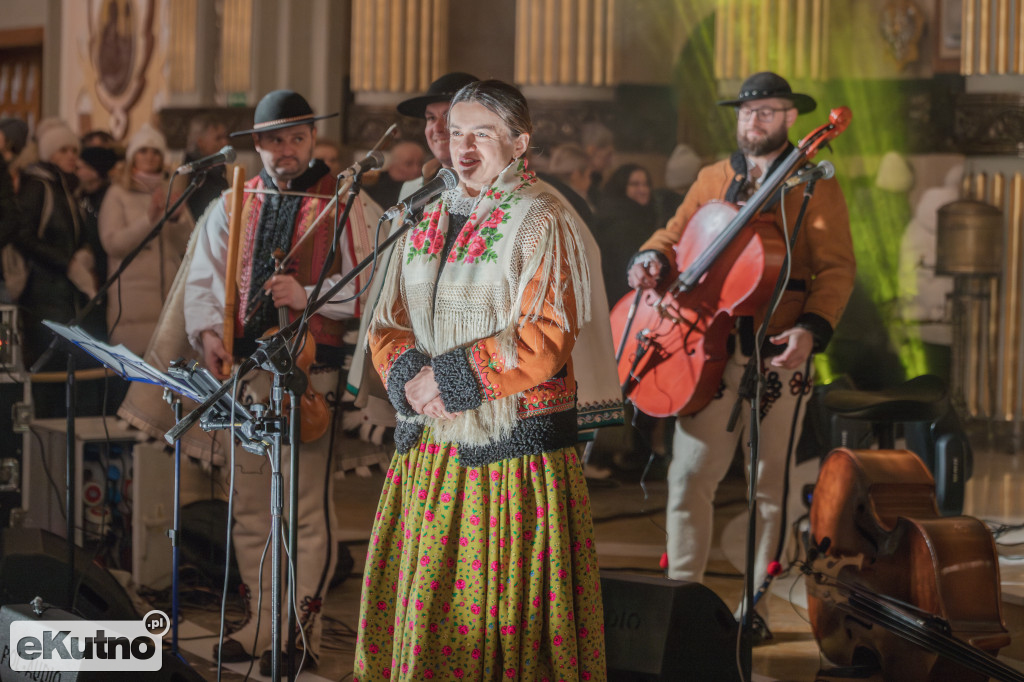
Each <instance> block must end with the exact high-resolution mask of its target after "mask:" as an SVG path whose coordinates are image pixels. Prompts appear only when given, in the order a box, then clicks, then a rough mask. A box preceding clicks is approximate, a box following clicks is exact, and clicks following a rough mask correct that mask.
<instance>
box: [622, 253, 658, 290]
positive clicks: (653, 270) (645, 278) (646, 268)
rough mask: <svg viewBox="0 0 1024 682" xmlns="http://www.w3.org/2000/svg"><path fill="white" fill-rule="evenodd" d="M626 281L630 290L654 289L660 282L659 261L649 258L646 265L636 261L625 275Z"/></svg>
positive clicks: (641, 261)
mask: <svg viewBox="0 0 1024 682" xmlns="http://www.w3.org/2000/svg"><path fill="white" fill-rule="evenodd" d="M626 281H627V282H628V283H629V288H630V289H636V288H637V287H640V288H641V289H654V288H656V287H657V286H658V283H659V282H661V261H659V260H658V259H657V258H651V259H649V260H648V261H647V262H646V263H644V261H643V260H638V261H637V262H635V263H633V265H632V266H631V267H630V268H629V271H628V272H627V273H626Z"/></svg>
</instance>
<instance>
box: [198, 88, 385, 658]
mask: <svg viewBox="0 0 1024 682" xmlns="http://www.w3.org/2000/svg"><path fill="white" fill-rule="evenodd" d="M333 115H336V114H333ZM321 118H328V116H316V115H314V113H313V110H312V109H311V108H310V106H309V104H308V103H307V102H306V100H305V99H304V98H303V97H302V96H301V95H299V94H298V93H295V92H292V91H288V90H277V91H274V92H271V93H270V94H268V95H266V96H265V97H264V98H263V99H262V100H261V101H260V103H259V104H258V105H257V107H256V112H255V125H254V126H253V128H252V129H251V130H245V131H240V132H236V133H232V136H233V137H234V136H238V135H252V138H253V142H254V143H255V146H256V151H257V152H258V153H259V155H260V159H261V160H262V162H263V169H262V170H261V171H260V173H259V174H258V175H257V176H255V177H253V178H251V179H250V180H249V181H248V182H246V183H245V197H244V200H243V206H242V211H241V220H240V222H239V225H240V229H241V233H240V234H241V238H240V239H239V249H238V254H239V255H238V276H237V277H236V278H235V280H236V282H238V283H239V284H238V295H237V300H238V306H237V313H236V315H235V319H234V324H233V327H234V328H233V337H234V339H233V341H234V349H233V352H229V351H228V350H227V348H226V345H225V341H224V329H225V323H224V300H225V271H226V260H227V249H228V246H227V245H228V237H229V230H230V228H229V223H228V206H229V205H230V203H231V192H230V191H229V192H225V193H224V195H223V196H222V197H221V198H220V199H218V200H217V201H216V202H215V204H214V206H213V207H212V208H211V209H210V210H209V211H208V212H207V219H206V220H205V221H204V222H203V223H202V224H201V225H200V234H199V235H198V238H197V243H196V246H195V251H194V255H193V257H192V262H191V266H190V268H189V272H188V277H187V282H186V285H185V328H186V332H187V334H188V337H189V341H190V342H191V343H192V345H193V346H194V347H195V348H196V349H197V350H198V351H199V352H200V353H202V355H203V360H204V363H205V365H206V367H207V368H208V369H210V371H211V372H213V373H214V374H215V375H216V376H218V377H219V378H226V376H227V373H228V370H227V369H226V368H230V367H231V366H232V364H234V363H236V362H237V361H238V360H239V359H241V358H246V357H248V356H250V355H251V354H252V353H253V351H254V350H255V348H256V340H257V339H258V338H259V337H261V336H263V335H264V334H265V333H266V332H267V331H268V329H270V328H271V327H273V326H277V325H278V324H279V315H280V313H279V310H281V311H284V313H285V314H284V317H285V318H287V321H290V320H293V319H294V318H295V317H296V316H298V315H300V314H301V313H302V310H303V309H304V308H305V306H306V302H307V298H308V297H309V295H310V293H311V292H312V290H313V287H314V284H315V282H316V280H317V277H318V275H319V273H320V271H321V269H322V268H323V267H324V265H325V263H326V264H327V267H328V272H329V273H330V276H329V277H328V279H327V283H326V284H325V287H324V291H326V289H327V287H329V286H330V285H331V284H332V283H333V282H334V281H337V279H339V278H340V276H341V274H342V273H345V272H348V271H349V270H351V269H352V267H353V265H354V264H355V263H357V262H358V261H360V260H362V259H363V258H364V257H366V256H367V255H368V254H369V253H370V252H371V251H372V246H373V228H374V227H375V226H376V222H377V219H378V217H379V213H376V214H375V213H374V211H379V209H375V208H372V206H373V205H372V202H370V203H364V202H362V201H361V202H360V203H359V204H358V205H355V206H353V208H352V211H351V213H350V215H349V224H348V225H345V226H343V232H342V234H343V235H344V237H343V241H342V243H340V244H338V245H337V246H338V249H337V253H336V254H335V255H334V258H333V260H331V261H330V262H327V256H328V251H329V249H330V246H331V244H330V240H331V235H332V233H333V226H334V220H335V218H334V213H335V211H338V212H340V211H341V210H342V209H343V203H342V202H339V204H338V206H337V207H336V209H335V210H332V211H328V212H327V213H326V215H325V217H323V218H322V219H320V220H319V221H317V218H318V217H319V216H320V215H321V213H323V211H324V210H325V208H327V206H328V204H329V203H330V201H331V199H332V197H333V196H334V190H335V178H334V176H332V175H331V174H330V173H329V172H328V169H327V166H326V164H324V163H323V162H322V161H320V160H319V159H314V158H313V148H314V146H315V144H316V138H317V131H316V128H315V126H314V125H313V122H314V121H316V120H317V119H321ZM310 231H311V232H312V234H311V236H310V237H309V238H308V239H305V240H303V241H302V242H301V245H300V246H298V247H297V249H296V255H295V257H294V258H293V259H292V260H291V261H290V263H289V267H288V268H287V269H285V270H283V271H281V272H278V271H276V270H275V263H274V253H275V251H278V250H279V251H281V252H283V253H286V254H287V253H290V252H291V251H292V250H293V249H295V248H296V246H297V245H298V244H299V240H300V238H301V237H302V236H303V235H305V234H306V233H307V232H310ZM365 276H366V275H363V276H361V277H357V278H356V279H355V280H354V281H353V282H351V283H349V285H348V286H347V287H346V288H345V289H343V290H342V292H341V293H340V294H339V295H338V296H337V297H336V299H335V300H336V301H337V302H335V301H332V302H331V303H329V304H327V305H325V306H324V307H322V308H320V309H319V311H318V312H317V313H316V314H315V315H313V316H312V318H311V319H310V324H309V329H310V332H311V334H312V339H313V340H314V341H315V342H316V360H315V362H314V364H313V365H312V368H311V369H310V370H309V380H310V384H311V385H312V387H313V388H314V389H315V390H316V391H317V392H319V393H320V394H321V395H325V394H328V393H329V394H332V395H334V394H336V391H337V387H338V371H339V369H340V367H341V366H342V364H343V363H344V361H345V355H346V353H350V352H351V344H352V343H353V342H354V339H350V340H347V339H346V338H345V336H346V334H350V325H351V326H353V327H354V325H355V318H357V317H358V316H359V314H360V313H361V312H362V307H361V306H362V299H354V300H349V299H352V297H353V296H354V295H355V293H356V292H358V291H359V290H360V289H361V288H362V286H363V284H364V280H363V279H362V277H365ZM267 294H269V295H267ZM229 326H230V325H229ZM346 344H348V345H346ZM271 383H272V377H271V375H270V374H269V373H267V372H262V371H256V372H253V373H250V374H249V375H247V376H246V377H244V378H243V380H242V381H241V382H240V393H241V395H240V398H241V399H242V400H244V401H246V402H249V401H252V402H266V399H267V396H268V395H269V389H270V386H271ZM331 411H332V412H333V409H331ZM328 416H331V415H328ZM332 426H333V420H329V426H328V428H327V429H326V430H325V431H321V432H319V433H308V432H306V431H304V433H303V442H302V445H301V459H302V466H301V467H300V468H299V477H300V480H299V482H298V489H299V491H300V497H299V500H298V513H299V518H298V519H296V520H294V521H295V523H296V527H297V531H298V535H299V543H298V544H299V556H298V557H296V561H297V563H298V573H297V576H296V579H295V599H296V603H297V604H298V605H299V609H300V625H301V627H302V628H303V629H304V631H305V637H304V638H300V640H299V641H300V645H301V644H302V642H303V640H304V642H305V644H306V645H307V647H308V648H307V649H306V651H305V652H304V655H305V659H304V660H305V664H304V667H305V668H306V669H309V668H311V667H315V665H316V663H317V657H318V652H319V643H320V630H321V619H320V618H319V615H320V611H321V607H322V603H323V598H324V596H325V593H326V591H327V588H328V581H329V580H330V578H331V577H332V576H333V574H334V567H335V562H336V561H337V556H336V551H335V550H336V543H337V533H336V529H335V519H334V517H335V513H334V508H333V482H334V465H333V462H332V452H331V448H330V443H331V440H332V438H331V434H332V431H333V428H332ZM288 453H289V449H288V448H285V452H284V463H283V465H282V467H283V470H284V472H285V474H286V476H285V486H286V487H287V485H288V484H287V472H288V470H289V465H288ZM235 458H236V460H235V467H236V468H235V472H236V474H237V475H236V477H235V480H236V481H237V485H236V486H235V501H234V518H233V521H234V526H233V530H232V538H233V542H234V548H235V552H236V555H237V557H238V566H239V570H240V573H241V576H242V580H243V582H244V584H245V593H246V595H247V597H248V601H249V605H250V607H251V608H250V609H249V611H248V613H247V620H246V622H245V623H244V625H243V626H242V627H241V628H240V629H239V630H237V631H236V632H234V633H233V634H232V636H231V638H230V639H228V640H226V641H225V644H224V647H223V651H221V652H220V653H221V654H222V658H223V660H225V661H243V660H249V659H250V658H251V657H253V656H260V671H261V673H262V674H264V675H267V674H270V664H271V654H270V650H269V647H270V641H271V623H270V617H271V603H270V601H271V600H270V587H271V580H270V566H269V563H270V562H269V559H267V560H266V561H264V565H263V567H262V583H261V582H260V575H261V573H260V564H261V556H262V555H263V552H264V547H265V545H266V543H267V542H268V533H269V531H270V522H271V514H270V511H271V510H270V508H269V505H268V504H267V502H268V501H269V500H270V476H271V471H270V467H268V466H267V462H266V459H265V458H263V457H258V456H256V455H253V454H251V453H248V452H245V451H244V450H242V449H241V448H236V452H235ZM286 509H287V506H286ZM266 555H267V556H268V557H269V555H270V552H267V554H266ZM260 584H261V585H262V595H260V594H256V593H255V591H256V589H257V586H258V585H260ZM259 597H261V602H260V611H259V612H258V613H257V612H256V608H255V607H256V603H257V602H256V600H257V598H259ZM289 604H290V602H288V603H286V604H282V611H281V612H282V614H287V610H286V609H287V608H288V607H289ZM214 653H215V655H216V653H217V651H216V650H215V652H214Z"/></svg>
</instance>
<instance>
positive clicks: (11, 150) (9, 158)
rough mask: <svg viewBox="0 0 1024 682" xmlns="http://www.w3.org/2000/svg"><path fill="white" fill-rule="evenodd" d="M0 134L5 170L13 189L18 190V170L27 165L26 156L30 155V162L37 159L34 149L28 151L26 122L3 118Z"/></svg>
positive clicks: (0, 148) (0, 150)
mask: <svg viewBox="0 0 1024 682" xmlns="http://www.w3.org/2000/svg"><path fill="white" fill-rule="evenodd" d="M0 135H3V144H2V145H0V154H2V155H3V157H4V161H6V162H7V171H8V173H9V174H10V176H11V182H12V183H13V185H14V191H15V192H17V191H18V180H19V175H20V171H21V169H22V168H24V167H25V166H28V165H29V163H28V158H27V157H28V156H30V155H31V156H32V157H33V158H32V160H31V162H32V163H35V162H36V161H37V160H38V157H37V156H36V155H35V149H34V148H33V149H32V150H31V153H30V152H29V149H28V146H29V139H28V124H27V123H25V122H24V121H22V120H21V119H20V118H5V119H3V120H2V121H0Z"/></svg>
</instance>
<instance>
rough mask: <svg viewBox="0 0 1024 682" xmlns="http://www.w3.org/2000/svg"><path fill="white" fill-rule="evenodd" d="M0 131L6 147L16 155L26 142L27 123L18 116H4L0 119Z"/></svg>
mask: <svg viewBox="0 0 1024 682" xmlns="http://www.w3.org/2000/svg"><path fill="white" fill-rule="evenodd" d="M0 133H3V134H4V139H6V140H7V147H8V148H9V149H10V150H11V153H12V154H14V155H15V156H17V155H18V154H20V153H21V150H22V149H24V148H25V145H26V144H28V124H27V123H25V122H24V121H22V120H21V119H20V118H5V119H3V120H2V121H0Z"/></svg>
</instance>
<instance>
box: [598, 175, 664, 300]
mask: <svg viewBox="0 0 1024 682" xmlns="http://www.w3.org/2000/svg"><path fill="white" fill-rule="evenodd" d="M651 192H652V190H651V175H650V173H648V172H647V169H646V168H644V167H643V166H639V165H637V164H635V163H627V164H624V165H622V166H619V167H618V168H617V169H615V172H614V173H612V174H611V177H609V178H608V182H606V183H605V185H604V190H603V192H602V193H601V199H600V201H599V203H598V205H597V210H596V211H595V212H594V238H595V239H597V243H598V245H599V246H600V247H601V274H602V277H603V278H604V286H605V291H606V292H607V294H608V305H609V306H614V305H615V304H616V303H617V302H618V301H619V299H620V298H622V297H623V296H625V295H626V294H627V293H629V290H630V289H629V285H628V284H627V283H626V280H625V278H624V277H623V276H622V273H623V272H625V271H626V269H627V266H628V265H629V262H630V259H631V258H632V257H633V254H634V253H636V250H637V249H638V248H639V247H640V245H641V244H643V243H644V242H645V241H646V240H647V238H648V237H650V236H651V233H652V232H654V230H655V229H657V222H656V218H657V216H656V214H655V209H654V202H653V201H652V200H651V196H652V195H651Z"/></svg>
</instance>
